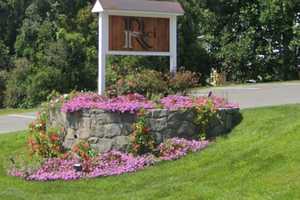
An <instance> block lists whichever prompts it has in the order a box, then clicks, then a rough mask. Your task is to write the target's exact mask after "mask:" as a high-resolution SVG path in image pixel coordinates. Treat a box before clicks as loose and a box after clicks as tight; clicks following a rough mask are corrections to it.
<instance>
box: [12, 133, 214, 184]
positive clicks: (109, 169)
mask: <svg viewBox="0 0 300 200" xmlns="http://www.w3.org/2000/svg"><path fill="white" fill-rule="evenodd" d="M207 146H208V141H195V140H193V141H188V140H185V139H179V138H173V139H170V140H167V141H166V142H165V143H164V144H161V145H160V146H159V148H160V157H158V158H156V157H155V156H153V155H152V154H147V155H143V156H137V157H135V156H133V155H132V154H127V153H122V152H119V151H110V152H107V153H104V154H101V155H98V156H96V157H94V158H93V159H92V160H90V161H88V163H86V162H84V161H81V160H79V159H78V158H76V157H68V158H51V159H48V160H46V161H45V162H44V163H42V165H41V167H40V168H39V169H38V170H35V171H33V172H29V171H21V170H17V169H15V168H13V169H11V170H10V172H9V174H10V175H11V176H16V177H22V178H25V179H26V180H36V181H52V180H77V179H81V178H95V177H103V176H116V175H121V174H124V173H130V172H135V171H138V170H142V169H144V168H145V167H147V166H150V165H153V164H155V163H156V162H159V161H162V160H176V159H179V158H181V157H183V156H185V155H186V154H188V153H189V152H196V151H199V150H201V149H203V148H205V147H207ZM78 163H81V164H82V165H88V166H89V167H88V171H82V172H77V171H76V170H75V169H74V165H75V164H78Z"/></svg>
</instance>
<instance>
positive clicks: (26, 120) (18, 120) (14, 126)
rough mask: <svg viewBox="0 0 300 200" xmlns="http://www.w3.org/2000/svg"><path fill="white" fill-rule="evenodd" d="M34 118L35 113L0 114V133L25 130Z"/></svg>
mask: <svg viewBox="0 0 300 200" xmlns="http://www.w3.org/2000/svg"><path fill="white" fill-rule="evenodd" d="M34 119H35V113H22V114H15V115H13V114H11V115H3V116H0V134H3V133H9V132H16V131H22V130H25V129H26V128H27V127H28V125H29V124H30V122H32V121H33V120H34Z"/></svg>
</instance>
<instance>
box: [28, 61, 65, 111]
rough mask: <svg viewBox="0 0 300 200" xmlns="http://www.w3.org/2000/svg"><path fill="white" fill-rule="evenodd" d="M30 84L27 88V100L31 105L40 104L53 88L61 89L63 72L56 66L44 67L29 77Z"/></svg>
mask: <svg viewBox="0 0 300 200" xmlns="http://www.w3.org/2000/svg"><path fill="white" fill-rule="evenodd" d="M29 79H30V84H29V85H28V86H27V88H26V102H27V103H28V104H29V105H34V106H35V105H38V104H39V103H40V102H43V101H45V100H46V99H47V97H48V95H49V94H50V93H51V92H52V91H53V89H58V90H59V89H60V88H61V87H62V86H61V83H62V81H61V79H62V77H61V72H60V70H58V69H56V68H50V67H44V68H41V69H39V71H38V72H37V73H36V74H34V75H31V76H30V77H29Z"/></svg>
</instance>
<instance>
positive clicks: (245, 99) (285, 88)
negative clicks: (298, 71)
mask: <svg viewBox="0 0 300 200" xmlns="http://www.w3.org/2000/svg"><path fill="white" fill-rule="evenodd" d="M210 91H212V92H213V94H215V95H218V96H222V97H225V98H227V99H228V100H229V101H232V102H235V103H239V104H240V106H241V108H254V107H263V106H275V105H284V104H296V103H300V82H285V83H270V84H253V85H246V86H233V87H220V88H206V89H199V90H194V91H193V92H192V94H193V95H196V96H199V95H207V94H208V93H209V92H210Z"/></svg>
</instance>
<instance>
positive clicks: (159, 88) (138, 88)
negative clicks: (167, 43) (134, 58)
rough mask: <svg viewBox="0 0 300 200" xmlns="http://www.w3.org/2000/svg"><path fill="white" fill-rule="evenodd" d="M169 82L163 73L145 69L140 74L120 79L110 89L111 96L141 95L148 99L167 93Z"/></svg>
mask: <svg viewBox="0 0 300 200" xmlns="http://www.w3.org/2000/svg"><path fill="white" fill-rule="evenodd" d="M167 90H168V84H167V80H166V79H165V77H164V76H163V74H162V73H160V72H158V71H155V70H148V69H144V70H142V71H140V72H137V71H136V72H131V73H129V74H128V75H126V76H124V77H123V78H120V79H118V80H117V81H116V83H115V84H114V85H112V86H111V87H109V88H108V94H109V96H115V95H123V94H129V93H139V94H142V95H144V96H147V97H148V98H151V97H152V96H153V95H155V94H160V93H167Z"/></svg>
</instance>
